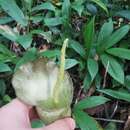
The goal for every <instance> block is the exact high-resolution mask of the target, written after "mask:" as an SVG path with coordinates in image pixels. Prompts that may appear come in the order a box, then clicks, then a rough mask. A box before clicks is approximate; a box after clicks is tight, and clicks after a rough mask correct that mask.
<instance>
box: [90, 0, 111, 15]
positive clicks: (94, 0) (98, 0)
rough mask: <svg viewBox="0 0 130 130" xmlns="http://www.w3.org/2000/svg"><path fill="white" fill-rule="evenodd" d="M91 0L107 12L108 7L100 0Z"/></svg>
mask: <svg viewBox="0 0 130 130" xmlns="http://www.w3.org/2000/svg"><path fill="white" fill-rule="evenodd" d="M91 1H92V2H94V3H96V4H97V5H98V6H100V7H101V8H102V9H103V10H104V11H105V12H106V13H107V14H109V13H108V9H107V7H106V5H105V4H104V3H103V2H102V1H101V0H91Z"/></svg>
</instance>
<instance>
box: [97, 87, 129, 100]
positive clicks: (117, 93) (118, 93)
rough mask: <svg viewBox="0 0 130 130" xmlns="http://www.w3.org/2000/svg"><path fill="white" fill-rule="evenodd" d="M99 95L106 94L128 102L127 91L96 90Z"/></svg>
mask: <svg viewBox="0 0 130 130" xmlns="http://www.w3.org/2000/svg"><path fill="white" fill-rule="evenodd" d="M98 91H99V92H101V93H104V94H107V95H109V96H112V97H114V98H116V99H121V100H125V101H128V102H130V93H129V92H127V91H122V90H121V91H120V90H117V91H116V90H111V89H103V90H98Z"/></svg>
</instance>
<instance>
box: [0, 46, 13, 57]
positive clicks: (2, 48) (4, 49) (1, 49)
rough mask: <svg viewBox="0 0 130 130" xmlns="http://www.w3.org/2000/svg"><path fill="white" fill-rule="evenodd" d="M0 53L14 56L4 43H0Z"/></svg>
mask: <svg viewBox="0 0 130 130" xmlns="http://www.w3.org/2000/svg"><path fill="white" fill-rule="evenodd" d="M0 53H3V54H6V55H8V56H15V54H14V53H13V52H11V51H10V50H9V49H8V48H7V47H6V46H5V45H3V44H0Z"/></svg>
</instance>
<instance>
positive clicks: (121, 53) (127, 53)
mask: <svg viewBox="0 0 130 130" xmlns="http://www.w3.org/2000/svg"><path fill="white" fill-rule="evenodd" d="M106 52H107V53H109V54H111V55H113V56H117V57H119V58H123V59H127V60H130V50H129V49H124V48H111V49H108V50H106Z"/></svg>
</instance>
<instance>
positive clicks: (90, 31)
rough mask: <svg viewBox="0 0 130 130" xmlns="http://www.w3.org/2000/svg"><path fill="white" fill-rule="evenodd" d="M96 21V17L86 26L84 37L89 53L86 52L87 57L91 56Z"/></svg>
mask: <svg viewBox="0 0 130 130" xmlns="http://www.w3.org/2000/svg"><path fill="white" fill-rule="evenodd" d="M94 21H95V17H94V18H93V19H92V20H91V21H90V22H89V23H87V24H86V25H85V26H84V32H83V37H84V42H85V47H86V51H87V52H86V53H87V57H88V56H89V54H90V50H91V47H92V44H93V40H94Z"/></svg>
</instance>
